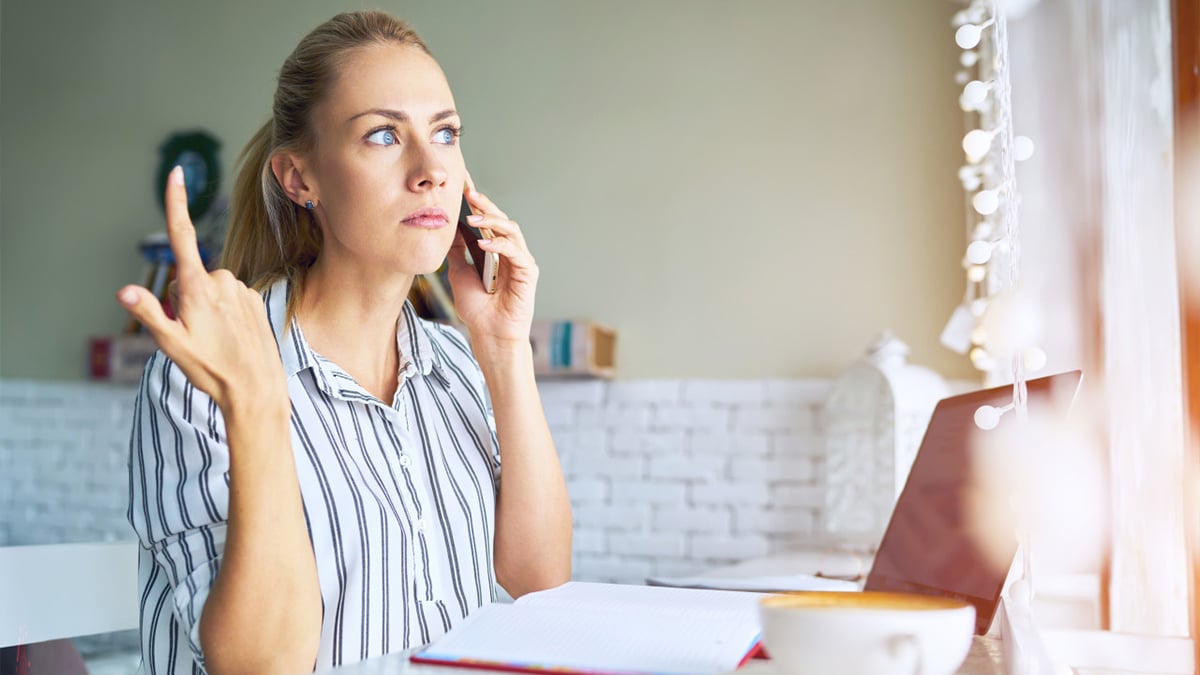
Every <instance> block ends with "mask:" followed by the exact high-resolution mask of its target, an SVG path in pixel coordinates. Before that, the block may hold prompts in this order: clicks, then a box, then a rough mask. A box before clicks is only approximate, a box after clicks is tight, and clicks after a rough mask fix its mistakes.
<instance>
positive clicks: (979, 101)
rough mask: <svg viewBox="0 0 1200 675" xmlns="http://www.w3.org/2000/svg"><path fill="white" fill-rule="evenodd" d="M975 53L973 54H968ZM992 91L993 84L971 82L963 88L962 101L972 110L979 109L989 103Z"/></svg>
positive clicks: (977, 81)
mask: <svg viewBox="0 0 1200 675" xmlns="http://www.w3.org/2000/svg"><path fill="white" fill-rule="evenodd" d="M968 53H973V52H968ZM991 90H992V83H991V82H980V81H979V80H971V81H970V82H968V83H967V84H966V86H965V87H963V91H962V100H963V101H965V102H966V103H967V104H968V105H969V106H971V108H978V107H979V106H981V105H983V104H984V102H986V101H987V96H988V92H990V91H991Z"/></svg>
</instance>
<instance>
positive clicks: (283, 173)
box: [271, 152, 317, 206]
mask: <svg viewBox="0 0 1200 675" xmlns="http://www.w3.org/2000/svg"><path fill="white" fill-rule="evenodd" d="M271 172H272V173H274V174H275V180H276V181H278V182H279V185H280V186H281V187H282V188H283V191H284V193H286V194H287V196H288V198H289V199H291V200H292V201H293V202H295V203H296V204H299V205H300V206H304V203H305V202H306V201H309V200H312V201H314V202H315V201H317V197H316V194H315V192H314V191H313V189H312V188H313V186H311V185H309V183H308V182H307V181H306V180H305V179H304V174H305V165H304V159H303V158H301V157H300V156H299V155H297V154H296V153H294V152H277V153H275V154H274V155H271Z"/></svg>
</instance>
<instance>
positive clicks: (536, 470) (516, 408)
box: [475, 340, 571, 598]
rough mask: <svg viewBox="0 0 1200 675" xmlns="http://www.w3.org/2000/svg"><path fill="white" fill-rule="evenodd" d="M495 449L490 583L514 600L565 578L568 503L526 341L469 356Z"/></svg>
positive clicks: (568, 573)
mask: <svg viewBox="0 0 1200 675" xmlns="http://www.w3.org/2000/svg"><path fill="white" fill-rule="evenodd" d="M475 357H476V359H477V360H478V361H479V366H480V368H481V370H483V374H484V378H485V379H486V380H487V383H488V390H489V392H490V393H491V398H492V409H493V412H494V414H495V417H496V436H497V439H498V441H499V444H500V456H501V470H500V493H499V497H498V502H497V504H496V544H495V553H494V555H495V567H496V579H497V581H499V582H500V585H501V586H503V587H504V590H506V591H508V594H509V595H511V596H513V597H514V598H516V597H519V596H521V595H524V594H525V593H529V592H532V591H538V590H543V589H546V588H552V587H554V586H558V585H559V584H563V583H566V582H567V581H569V580H570V578H571V502H570V500H569V499H568V497H567V486H566V483H565V482H564V481H563V474H562V468H561V467H560V466H559V461H558V454H557V452H556V450H555V448H554V440H553V439H552V438H551V437H550V428H549V427H548V426H547V424H546V416H545V414H544V413H543V411H542V401H541V397H540V396H539V394H538V390H537V384H536V382H535V381H534V377H533V350H532V348H531V347H530V345H529V341H528V340H525V341H523V342H520V343H516V344H507V345H504V344H486V345H479V347H478V348H476V349H475Z"/></svg>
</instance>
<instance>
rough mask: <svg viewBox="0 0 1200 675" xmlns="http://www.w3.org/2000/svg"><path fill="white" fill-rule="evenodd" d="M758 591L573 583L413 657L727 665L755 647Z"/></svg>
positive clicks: (612, 673) (514, 664)
mask: <svg viewBox="0 0 1200 675" xmlns="http://www.w3.org/2000/svg"><path fill="white" fill-rule="evenodd" d="M760 598H762V595H760V594H758V593H739V592H735V591H708V590H694V589H680V588H657V587H650V586H628V585H621V584H597V583H585V582H579V581H572V582H569V583H567V584H564V585H562V586H559V587H558V588H553V589H550V590H547V591H541V592H538V593H530V594H529V595H525V596H522V597H521V598H519V599H518V600H517V601H516V602H514V603H512V604H499V603H497V604H491V605H487V606H485V607H481V608H480V609H478V610H476V611H475V612H473V613H472V614H471V615H470V616H468V617H467V618H466V619H465V620H464V621H463V622H462V623H460V624H459V625H457V626H455V627H454V628H453V629H451V630H450V632H449V633H446V635H444V636H442V638H441V639H439V640H437V641H436V642H434V643H433V644H432V645H430V646H428V647H426V648H425V649H423V650H421V651H418V652H416V653H415V654H413V656H412V661H413V662H415V663H425V664H437V665H448V666H455V667H459V668H463V667H467V668H470V667H477V668H487V669H489V670H508V671H517V672H536V673H544V672H545V671H547V670H553V671H556V672H573V673H587V674H589V675H600V674H604V675H631V674H635V673H636V674H642V673H656V674H662V675H666V674H675V673H678V674H680V675H682V674H684V673H689V674H692V675H702V674H704V673H714V674H715V673H725V672H728V671H730V670H733V669H735V668H737V667H738V666H739V665H741V664H742V663H743V662H745V661H746V660H747V659H748V658H750V657H751V656H753V655H754V653H755V652H757V650H758V642H759V622H758V601H759V599H760Z"/></svg>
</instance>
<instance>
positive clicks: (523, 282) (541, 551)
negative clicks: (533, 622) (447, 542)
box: [449, 177, 571, 597]
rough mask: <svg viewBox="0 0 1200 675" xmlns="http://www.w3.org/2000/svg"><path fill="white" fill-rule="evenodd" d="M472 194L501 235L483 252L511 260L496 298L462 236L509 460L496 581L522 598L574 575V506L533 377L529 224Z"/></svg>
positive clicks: (465, 273) (461, 257)
mask: <svg viewBox="0 0 1200 675" xmlns="http://www.w3.org/2000/svg"><path fill="white" fill-rule="evenodd" d="M464 194H465V196H466V198H467V200H468V202H470V204H471V206H472V207H473V208H474V209H475V210H476V211H477V214H478V215H473V216H470V217H468V218H467V220H468V221H470V222H471V224H472V225H474V226H475V227H478V228H481V229H485V230H486V231H487V232H489V236H490V237H491V238H490V239H481V240H479V247H480V248H481V249H483V250H484V251H488V252H494V253H498V254H499V255H500V257H501V261H500V273H499V278H498V279H497V284H496V293H495V294H494V295H492V294H488V293H486V292H485V291H484V290H483V285H482V284H481V283H480V281H479V276H478V275H477V274H476V272H475V268H474V267H473V266H471V265H469V264H468V263H467V262H466V258H465V255H466V244H465V242H464V241H463V239H462V235H461V233H460V234H459V235H457V236H456V237H455V240H454V245H453V246H452V247H451V249H450V257H449V260H450V284H451V286H452V287H453V289H454V308H455V310H456V311H457V312H458V315H459V317H460V318H462V320H463V322H464V323H465V324H466V325H467V330H468V332H470V334H471V351H472V352H474V354H475V359H476V360H477V361H478V362H479V367H480V370H482V371H483V377H484V379H485V380H486V381H487V388H488V391H489V393H490V394H491V399H492V410H493V413H494V414H495V417H496V437H497V440H498V442H499V445H500V461H501V470H500V494H499V498H498V503H497V504H496V545H495V550H494V556H495V559H494V561H493V563H494V564H495V568H496V578H497V580H498V581H499V582H500V585H501V586H503V587H504V590H506V591H508V593H509V595H512V596H513V597H518V596H520V595H523V594H525V593H529V592H531V591H536V590H541V589H545V588H550V587H552V586H557V585H559V584H562V583H565V582H566V581H568V580H569V579H570V578H571V502H570V500H569V499H568V497H567V486H566V482H565V481H564V480H563V475H562V468H561V467H560V466H559V463H558V454H557V452H556V451H555V449H554V440H553V439H552V438H551V437H550V428H549V427H548V426H547V425H546V415H545V413H544V412H543V411H542V401H541V397H540V396H539V395H538V390H537V383H536V382H535V381H534V378H533V347H532V346H531V345H530V342H529V331H530V325H531V324H532V322H533V305H534V295H535V294H536V290H537V281H538V274H539V272H538V267H537V263H535V262H534V259H533V254H532V253H530V252H529V247H528V246H527V245H526V244H525V236H524V235H523V234H522V233H521V228H520V226H519V225H517V224H516V223H515V222H513V221H511V220H509V218H508V216H507V215H505V214H504V212H503V211H501V210H500V209H499V208H498V207H497V206H496V205H495V204H493V203H492V201H491V200H490V199H488V198H487V197H485V196H484V195H482V194H480V193H479V192H476V191H475V189H474V188H473V187H472V186H471V183H470V178H469V177H468V178H467V188H466V189H465V190H464Z"/></svg>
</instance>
